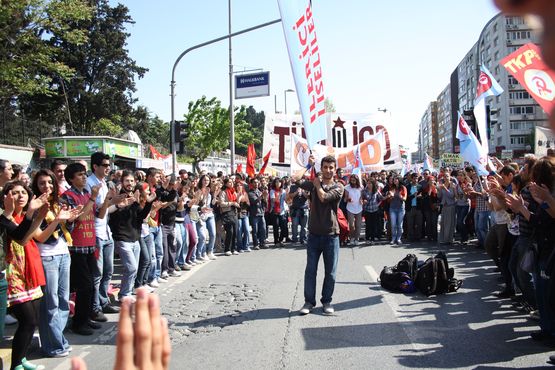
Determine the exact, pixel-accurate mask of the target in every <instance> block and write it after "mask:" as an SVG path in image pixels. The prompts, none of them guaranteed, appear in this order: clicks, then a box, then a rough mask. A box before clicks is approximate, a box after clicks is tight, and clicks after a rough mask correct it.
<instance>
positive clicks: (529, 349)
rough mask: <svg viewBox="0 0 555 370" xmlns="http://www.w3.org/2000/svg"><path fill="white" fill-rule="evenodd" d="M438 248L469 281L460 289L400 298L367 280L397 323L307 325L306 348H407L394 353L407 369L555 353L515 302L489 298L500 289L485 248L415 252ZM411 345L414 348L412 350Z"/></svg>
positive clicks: (428, 253) (426, 254) (424, 255)
mask: <svg viewBox="0 0 555 370" xmlns="http://www.w3.org/2000/svg"><path fill="white" fill-rule="evenodd" d="M406 248H407V249H409V248H410V252H414V250H415V248H414V246H412V247H409V246H407V247H406ZM439 250H443V251H445V252H446V253H447V256H448V260H449V263H450V266H452V267H454V268H455V272H456V276H458V277H459V278H463V279H464V283H463V287H462V288H461V290H460V291H459V292H456V293H450V294H446V295H440V296H431V297H426V296H424V295H422V294H420V293H414V294H411V295H402V294H401V295H396V294H394V293H389V292H387V291H385V290H382V288H381V287H380V285H379V283H370V284H368V285H369V289H370V290H371V291H372V292H374V293H372V294H375V293H378V295H377V296H378V297H383V298H384V301H386V303H388V302H393V304H390V303H388V304H389V305H390V308H391V309H392V310H393V311H396V312H395V315H396V317H397V321H394V322H387V323H371V324H363V325H346V326H327V327H311V328H304V329H302V333H303V337H304V340H305V343H306V349H307V350H320V349H332V348H341V347H367V346H396V345H405V346H404V348H402V349H401V350H400V351H401V354H400V355H398V356H397V359H398V362H399V365H400V366H403V367H414V368H459V367H474V366H480V365H481V366H480V367H479V368H481V369H485V368H487V367H485V366H484V364H488V363H503V362H510V361H513V360H515V359H517V358H519V357H521V356H528V355H534V354H540V353H546V352H548V351H549V350H550V348H549V347H547V346H546V345H545V344H541V343H537V342H534V341H533V340H532V339H531V338H530V335H529V334H530V332H532V331H534V330H538V326H537V323H536V322H534V321H531V320H529V319H527V315H525V314H523V313H520V312H518V311H515V310H514V309H513V308H512V307H511V305H510V302H511V301H510V300H508V299H505V300H501V299H498V298H496V297H495V296H493V295H492V291H495V290H499V281H498V276H499V273H496V272H494V269H495V266H494V265H493V264H492V262H490V261H489V259H488V257H487V256H486V255H485V253H484V252H483V251H480V250H477V249H475V248H469V247H467V248H465V249H463V248H461V247H459V246H441V248H439V247H438V248H435V247H434V248H429V247H427V246H423V247H422V249H421V250H420V249H417V251H418V252H419V253H417V255H418V256H419V257H420V258H427V257H430V256H432V255H434V254H435V253H436V252H437V251H439ZM339 284H341V283H339ZM344 284H358V283H357V282H344ZM380 291H381V294H380ZM386 295H389V297H388V296H386ZM385 298H387V299H385ZM341 305H345V306H346V307H348V305H349V303H348V302H344V303H339V304H336V309H337V311H340V310H341ZM329 338H334V340H333V341H331V340H329ZM408 344H411V346H410V347H407V346H406V345H408ZM545 357H546V359H547V353H546V356H545ZM492 368H494V367H492ZM495 368H499V367H495Z"/></svg>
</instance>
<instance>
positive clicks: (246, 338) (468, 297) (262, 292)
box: [30, 243, 553, 370]
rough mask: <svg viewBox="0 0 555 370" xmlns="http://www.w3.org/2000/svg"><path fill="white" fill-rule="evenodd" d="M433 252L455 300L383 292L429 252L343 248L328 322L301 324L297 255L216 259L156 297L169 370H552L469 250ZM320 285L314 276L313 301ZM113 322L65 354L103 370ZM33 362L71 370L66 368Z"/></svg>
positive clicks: (490, 272) (419, 246)
mask: <svg viewBox="0 0 555 370" xmlns="http://www.w3.org/2000/svg"><path fill="white" fill-rule="evenodd" d="M441 249H442V250H445V251H446V252H447V256H448V259H449V263H450V265H451V266H452V267H454V268H455V275H456V277H458V278H460V279H463V280H464V283H463V286H462V288H461V289H460V290H459V291H458V292H456V293H450V294H446V295H441V296H437V297H428V298H427V297H425V296H423V295H421V294H419V293H414V294H410V295H404V294H394V293H390V292H387V291H384V290H383V289H382V288H381V287H380V285H379V283H378V282H377V277H378V275H379V272H380V271H381V269H382V267H383V266H384V265H392V264H394V263H396V262H397V261H398V260H400V259H401V258H403V257H404V256H405V255H406V254H407V253H415V254H416V255H417V256H418V257H419V259H425V258H427V257H430V256H433V255H434V254H435V253H436V252H437V251H439V250H440V247H439V246H438V245H431V244H426V243H414V244H411V245H409V244H404V245H401V246H391V245H385V244H383V245H373V246H366V245H364V246H357V247H352V248H351V247H346V248H341V252H340V258H339V264H338V274H337V283H336V286H335V293H334V300H333V304H334V307H335V309H336V313H335V314H334V315H333V316H324V315H323V314H322V309H321V305H319V306H317V308H316V309H315V310H314V311H313V312H312V313H311V314H309V315H307V316H299V315H298V313H297V311H298V309H299V308H300V307H301V306H302V305H303V303H304V299H303V274H304V265H305V261H306V255H305V250H304V248H302V247H300V246H291V245H286V246H285V247H284V248H280V249H268V250H260V251H253V252H252V253H244V254H241V255H239V256H230V257H225V256H221V257H219V258H218V259H217V260H215V261H211V262H209V263H206V264H203V265H202V266H200V267H196V268H195V270H193V271H189V272H186V273H184V275H183V276H181V277H178V278H173V280H170V282H169V283H167V284H164V285H162V286H161V287H160V288H158V294H160V296H161V300H162V312H163V314H164V315H165V316H166V317H167V318H168V320H169V322H170V334H171V338H172V350H173V353H172V362H171V368H172V369H185V368H187V369H369V368H373V369H374V368H375V369H395V368H403V367H411V368H422V369H424V368H431V369H437V368H442V369H459V368H460V369H489V368H541V367H550V365H547V364H546V360H547V358H548V356H549V355H550V354H552V353H553V352H551V353H550V351H551V347H548V346H546V345H545V344H541V343H536V342H534V341H532V340H531V339H530V337H529V333H530V332H531V331H534V330H537V329H538V327H537V324H536V322H534V321H532V320H531V319H529V318H528V317H527V315H525V314H523V313H520V312H518V311H515V310H514V309H513V308H512V307H511V304H510V303H511V302H510V300H507V299H505V300H500V299H497V298H496V297H494V296H493V294H492V293H494V292H495V291H497V290H499V289H500V285H499V284H500V283H501V281H500V279H499V273H497V272H495V271H494V266H493V264H492V263H491V262H490V260H489V259H488V257H487V256H486V254H485V253H484V252H483V251H480V250H478V249H475V248H474V247H470V246H467V247H462V246H448V247H444V246H442V247H441ZM322 271H323V265H322V264H321V265H320V269H319V272H322ZM321 284H322V273H320V274H319V276H318V287H317V289H318V292H319V291H320V289H321ZM318 299H319V297H318ZM116 320H117V315H111V317H110V322H109V323H106V324H104V327H103V329H102V330H99V331H98V334H97V335H95V337H93V338H90V337H89V338H86V337H85V338H84V337H78V336H75V335H73V334H71V333H68V339H69V340H70V343H71V344H72V346H73V349H74V351H73V353H72V355H78V356H82V357H84V359H85V360H86V362H87V363H88V365H89V370H94V369H110V368H112V366H113V359H114V353H115V348H114V343H115V340H114V339H115V324H116V323H115V321H116ZM30 357H31V358H33V357H34V356H30ZM34 362H35V363H38V364H43V365H46V367H47V369H69V367H70V366H69V359H68V358H65V359H40V358H37V360H36V361H34Z"/></svg>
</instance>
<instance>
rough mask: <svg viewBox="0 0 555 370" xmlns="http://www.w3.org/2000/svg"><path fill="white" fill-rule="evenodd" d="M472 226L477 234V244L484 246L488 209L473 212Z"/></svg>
mask: <svg viewBox="0 0 555 370" xmlns="http://www.w3.org/2000/svg"><path fill="white" fill-rule="evenodd" d="M474 228H475V230H476V235H477V236H478V244H479V245H480V247H484V245H485V242H486V235H487V234H488V229H489V211H480V212H474Z"/></svg>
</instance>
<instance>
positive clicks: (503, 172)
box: [499, 166, 516, 176]
mask: <svg viewBox="0 0 555 370" xmlns="http://www.w3.org/2000/svg"><path fill="white" fill-rule="evenodd" d="M499 173H500V174H501V175H505V176H509V175H510V174H513V175H514V174H516V171H515V169H514V167H512V166H504V167H503V168H502V169H501V171H499Z"/></svg>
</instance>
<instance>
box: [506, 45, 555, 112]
mask: <svg viewBox="0 0 555 370" xmlns="http://www.w3.org/2000/svg"><path fill="white" fill-rule="evenodd" d="M500 63H501V64H502V65H503V67H505V69H506V70H507V71H508V72H509V73H510V74H512V75H513V76H514V78H516V79H517V81H518V82H519V83H520V84H521V85H522V86H523V87H524V88H525V89H526V90H527V91H528V92H529V93H530V95H532V97H533V98H534V100H535V101H536V102H537V103H538V104H539V105H540V106H541V107H542V108H543V109H544V110H545V111H546V112H547V114H551V112H552V111H553V108H554V107H555V82H554V81H555V72H554V71H552V70H551V69H549V68H548V67H547V66H546V65H545V63H544V61H543V59H542V56H541V52H540V49H539V47H538V46H537V45H535V44H532V43H528V44H526V45H524V46H522V47H521V48H519V49H518V50H516V51H515V52H513V53H512V54H509V55H508V56H506V57H505V58H504V59H502V60H501V62H500Z"/></svg>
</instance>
